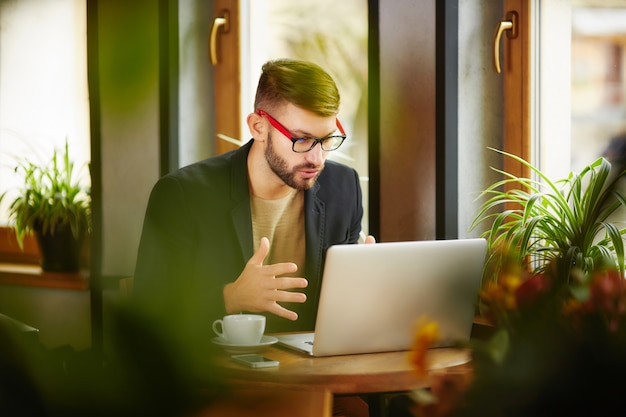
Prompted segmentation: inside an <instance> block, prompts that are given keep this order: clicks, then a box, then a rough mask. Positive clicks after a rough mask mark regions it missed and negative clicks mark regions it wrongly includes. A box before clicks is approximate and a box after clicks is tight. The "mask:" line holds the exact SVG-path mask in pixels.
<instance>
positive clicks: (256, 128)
mask: <svg viewBox="0 0 626 417" xmlns="http://www.w3.org/2000/svg"><path fill="white" fill-rule="evenodd" d="M246 123H247V124H248V129H249V130H250V134H251V135H252V137H253V138H254V140H255V141H258V142H265V139H266V138H267V129H268V127H267V121H266V120H265V118H264V117H263V116H261V115H260V114H257V113H250V114H249V115H248V117H247V118H246Z"/></svg>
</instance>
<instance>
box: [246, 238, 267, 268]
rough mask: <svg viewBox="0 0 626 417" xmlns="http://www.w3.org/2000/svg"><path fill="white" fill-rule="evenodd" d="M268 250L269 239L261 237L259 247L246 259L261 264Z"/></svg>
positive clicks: (251, 262)
mask: <svg viewBox="0 0 626 417" xmlns="http://www.w3.org/2000/svg"><path fill="white" fill-rule="evenodd" d="M269 251H270V241H269V239H268V238H266V237H262V238H261V243H260V244H259V248H258V249H257V250H256V252H254V255H252V257H251V258H250V259H249V260H248V263H250V264H252V265H263V261H264V260H265V257H266V256H267V253H268V252H269Z"/></svg>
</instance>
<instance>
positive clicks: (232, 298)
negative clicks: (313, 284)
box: [224, 237, 309, 320]
mask: <svg viewBox="0 0 626 417" xmlns="http://www.w3.org/2000/svg"><path fill="white" fill-rule="evenodd" d="M269 250H270V242H269V240H268V239H267V238H266V237H264V238H261V245H260V246H259V249H257V251H256V252H255V253H254V255H252V257H251V258H250V260H249V261H248V263H247V264H246V267H245V268H244V270H243V272H242V273H241V275H239V277H238V278H237V280H235V282H232V283H230V284H227V285H226V286H225V287H224V305H225V307H226V312H227V313H228V314H232V313H237V312H240V311H250V312H253V313H260V312H269V313H272V314H275V315H277V316H279V317H284V318H286V319H289V320H296V319H297V318H298V314H297V313H295V312H293V311H291V310H288V309H286V308H284V307H283V306H281V305H280V304H278V303H286V302H287V303H303V302H305V301H306V295H305V294H303V293H300V292H290V291H286V290H289V289H292V288H305V287H306V286H307V285H308V284H309V283H308V282H307V280H306V279H304V278H292V277H282V278H281V277H278V278H277V276H280V275H283V274H287V273H292V272H295V271H297V270H298V267H297V265H296V264H294V263H279V264H273V265H263V261H264V260H265V257H266V256H267V253H268V252H269Z"/></svg>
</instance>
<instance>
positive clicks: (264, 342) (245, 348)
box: [211, 336, 278, 353]
mask: <svg viewBox="0 0 626 417" xmlns="http://www.w3.org/2000/svg"><path fill="white" fill-rule="evenodd" d="M211 342H213V343H214V344H216V345H219V346H221V347H222V348H223V349H224V350H225V351H226V352H231V353H248V352H258V351H261V350H263V349H265V348H266V347H268V346H270V345H273V344H274V343H276V342H278V339H277V338H275V337H274V336H263V337H262V338H261V341H260V342H259V343H257V344H254V345H239V344H235V343H229V342H228V341H226V339H224V338H223V337H219V336H217V337H214V338H213V339H211Z"/></svg>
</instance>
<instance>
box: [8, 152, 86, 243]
mask: <svg viewBox="0 0 626 417" xmlns="http://www.w3.org/2000/svg"><path fill="white" fill-rule="evenodd" d="M14 171H15V173H21V174H23V176H24V186H23V187H22V188H21V189H20V191H19V195H18V196H17V197H15V199H14V200H13V201H12V202H11V204H10V206H9V219H10V220H12V221H13V222H14V227H15V232H16V237H17V241H18V244H19V245H20V247H23V240H24V237H25V236H26V235H27V234H32V233H33V232H35V231H40V232H41V233H42V234H44V235H49V234H54V232H55V230H56V229H57V227H62V226H69V227H70V229H71V230H72V234H73V235H74V237H76V238H78V237H79V236H80V235H81V233H84V232H86V231H88V230H89V228H90V219H91V192H90V189H89V188H88V187H83V186H81V185H80V183H79V181H78V180H76V179H74V178H73V177H74V163H73V162H72V161H71V160H70V158H69V146H68V143H67V141H66V142H65V150H64V153H63V155H60V154H59V152H58V150H56V149H55V150H54V153H53V155H52V159H51V160H50V161H49V162H48V163H46V164H41V165H38V164H34V163H32V162H29V161H28V160H26V159H24V160H22V161H20V162H19V163H18V165H17V166H16V167H15V168H14ZM7 194H8V191H6V192H4V193H2V195H0V201H2V200H3V199H4V198H6V196H7Z"/></svg>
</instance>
